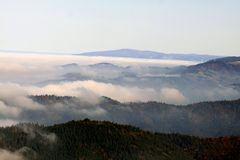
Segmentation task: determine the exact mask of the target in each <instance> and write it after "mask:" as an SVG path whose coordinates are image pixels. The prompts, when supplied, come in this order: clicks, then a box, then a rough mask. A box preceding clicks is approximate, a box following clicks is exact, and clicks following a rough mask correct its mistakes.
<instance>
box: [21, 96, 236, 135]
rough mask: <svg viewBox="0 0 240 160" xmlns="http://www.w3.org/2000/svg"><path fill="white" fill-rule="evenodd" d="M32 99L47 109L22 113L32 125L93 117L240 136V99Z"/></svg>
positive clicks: (148, 126) (187, 131)
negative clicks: (92, 101) (189, 101)
mask: <svg viewBox="0 0 240 160" xmlns="http://www.w3.org/2000/svg"><path fill="white" fill-rule="evenodd" d="M31 98H32V99H33V100H34V101H35V102H38V103H40V104H43V105H45V106H47V107H48V109H47V110H46V112H41V113H39V112H37V111H31V114H30V115H35V116H34V117H32V116H31V117H28V115H29V112H28V114H27V113H26V114H23V116H24V117H25V119H26V120H27V121H29V122H32V121H35V122H40V123H43V124H48V125H49V124H58V123H64V122H67V121H70V120H79V119H84V118H90V119H95V120H106V121H111V122H116V123H120V124H130V125H133V126H137V127H139V128H141V129H144V130H150V131H156V132H161V133H180V134H187V135H194V136H201V137H219V136H231V135H236V136H238V135H240V99H238V100H232V101H215V102H202V103H196V104H190V105H184V106H182V105H171V104H165V103H157V102H146V103H142V102H136V103H120V102H118V101H115V100H112V99H110V98H107V97H102V99H101V101H100V102H99V103H98V104H89V103H86V102H84V101H83V100H80V99H78V98H76V97H58V96H48V95H45V96H33V97H31ZM60 104H61V105H60ZM39 115H40V116H39ZM42 117H45V118H42Z"/></svg>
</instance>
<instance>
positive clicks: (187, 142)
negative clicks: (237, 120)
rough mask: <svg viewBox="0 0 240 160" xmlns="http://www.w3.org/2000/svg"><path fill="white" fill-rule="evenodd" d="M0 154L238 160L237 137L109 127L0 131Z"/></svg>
mask: <svg viewBox="0 0 240 160" xmlns="http://www.w3.org/2000/svg"><path fill="white" fill-rule="evenodd" d="M0 148H1V149H4V150H8V151H10V152H12V153H16V152H17V153H18V154H20V155H21V156H23V157H24V160H25V159H26V160H79V159H82V160H101V159H113V160H123V159H126V160H137V159H142V160H155V159H161V160H193V159H195V160H238V159H240V152H239V150H240V137H218V138H198V137H192V136H184V135H179V134H160V133H153V132H148V131H143V130H141V129H138V128H135V127H132V126H129V125H119V124H115V123H111V122H107V121H91V120H89V119H85V120H82V121H70V122H68V123H65V124H57V125H53V126H42V125H39V124H18V125H15V126H12V127H6V128H0Z"/></svg>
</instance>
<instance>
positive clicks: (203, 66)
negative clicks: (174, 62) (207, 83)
mask: <svg viewBox="0 0 240 160" xmlns="http://www.w3.org/2000/svg"><path fill="white" fill-rule="evenodd" d="M239 62H240V57H225V58H219V59H214V60H210V61H208V62H205V63H200V64H198V65H194V66H189V67H188V70H187V71H188V72H213V71H214V72H220V73H227V74H233V73H238V74H239V73H240V63H239Z"/></svg>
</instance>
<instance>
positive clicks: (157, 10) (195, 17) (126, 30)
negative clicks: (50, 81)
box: [0, 0, 240, 56]
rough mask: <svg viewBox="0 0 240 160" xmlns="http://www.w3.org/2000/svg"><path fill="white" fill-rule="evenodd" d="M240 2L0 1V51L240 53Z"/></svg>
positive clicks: (134, 0)
mask: <svg viewBox="0 0 240 160" xmlns="http://www.w3.org/2000/svg"><path fill="white" fill-rule="evenodd" d="M239 8H240V1H239V0H201V1H200V0H38V1H37V0H21V1H20V0H0V49H5V50H24V51H48V52H61V53H73V52H74V53H78V52H88V51H100V50H112V49H121V48H131V49H140V50H152V51H159V52H166V53H199V54H203V53H204V54H215V55H239V56H240V47H239V46H240V10H239Z"/></svg>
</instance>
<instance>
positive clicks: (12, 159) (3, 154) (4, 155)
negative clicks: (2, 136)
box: [0, 149, 26, 160]
mask: <svg viewBox="0 0 240 160" xmlns="http://www.w3.org/2000/svg"><path fill="white" fill-rule="evenodd" d="M0 160H26V159H25V158H24V157H23V155H21V153H19V152H18V151H16V152H11V151H8V150H5V149H0Z"/></svg>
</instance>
